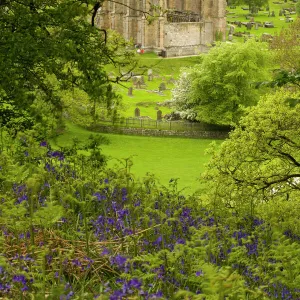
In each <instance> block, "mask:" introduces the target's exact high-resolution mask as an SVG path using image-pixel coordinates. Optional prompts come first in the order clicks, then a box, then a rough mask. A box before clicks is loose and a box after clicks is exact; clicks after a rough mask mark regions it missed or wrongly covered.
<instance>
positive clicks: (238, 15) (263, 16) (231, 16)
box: [226, 1, 296, 42]
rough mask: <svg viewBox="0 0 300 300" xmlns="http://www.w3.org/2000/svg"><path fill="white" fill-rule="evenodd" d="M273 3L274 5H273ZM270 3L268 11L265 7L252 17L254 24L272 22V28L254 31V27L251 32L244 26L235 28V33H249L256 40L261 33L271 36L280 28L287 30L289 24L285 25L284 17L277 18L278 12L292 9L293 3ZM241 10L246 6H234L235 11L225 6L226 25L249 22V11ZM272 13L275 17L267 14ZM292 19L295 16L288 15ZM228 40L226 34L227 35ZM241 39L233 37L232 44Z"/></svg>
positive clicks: (260, 28)
mask: <svg viewBox="0 0 300 300" xmlns="http://www.w3.org/2000/svg"><path fill="white" fill-rule="evenodd" d="M274 2H275V3H274ZM274 2H273V1H272V2H271V1H270V2H269V7H270V10H269V11H267V10H266V8H265V7H263V10H262V11H259V12H258V13H257V14H256V15H255V16H253V19H254V22H261V23H264V22H272V23H273V24H274V28H264V27H259V28H258V29H255V26H253V27H252V29H251V30H247V28H246V27H245V26H243V25H242V27H241V28H239V27H237V26H236V25H234V26H235V32H242V33H244V32H250V34H251V35H254V36H256V37H258V38H260V37H261V35H262V34H263V33H269V34H271V35H273V34H275V33H279V32H280V31H281V29H282V28H287V27H288V26H289V24H290V23H286V21H285V17H284V16H283V15H282V16H279V11H280V10H282V9H283V8H293V7H295V3H293V2H292V1H287V2H283V1H274ZM279 3H280V4H279ZM242 8H247V5H241V6H236V8H235V9H232V8H230V6H227V11H228V12H229V13H228V14H227V16H226V19H227V23H228V24H230V23H231V22H234V21H240V22H249V21H250V19H249V18H247V15H248V14H249V10H243V9H242ZM273 11H274V13H275V17H272V16H269V12H270V13H272V12H273ZM289 17H291V18H292V19H294V20H295V19H296V14H291V15H289ZM227 38H228V34H227ZM243 40H244V39H243V38H238V37H235V36H234V37H233V42H235V41H243Z"/></svg>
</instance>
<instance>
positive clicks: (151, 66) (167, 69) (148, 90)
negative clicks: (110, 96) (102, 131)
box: [111, 53, 200, 120]
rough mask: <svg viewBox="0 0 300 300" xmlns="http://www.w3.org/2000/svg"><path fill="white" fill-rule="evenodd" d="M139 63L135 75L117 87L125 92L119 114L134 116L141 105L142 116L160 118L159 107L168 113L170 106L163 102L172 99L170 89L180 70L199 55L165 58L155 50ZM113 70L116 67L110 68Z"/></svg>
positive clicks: (192, 62)
mask: <svg viewBox="0 0 300 300" xmlns="http://www.w3.org/2000/svg"><path fill="white" fill-rule="evenodd" d="M139 58H140V62H139V67H138V68H137V69H136V70H135V71H134V75H133V76H132V77H131V78H129V79H128V81H127V82H122V85H116V86H115V90H116V91H117V92H118V93H120V94H121V95H122V108H121V109H120V116H121V117H125V118H132V117H135V116H136V114H135V109H136V108H138V109H139V116H140V117H149V118H152V119H153V120H156V119H157V111H158V110H161V111H162V114H163V115H165V114H167V113H169V112H170V111H171V108H170V107H169V106H168V105H167V104H166V103H164V102H165V101H167V100H170V99H171V90H172V88H173V87H174V84H175V82H176V79H178V76H179V74H180V69H181V68H184V67H190V66H193V65H195V64H196V63H197V62H199V59H200V58H199V57H198V56H195V57H186V58H171V59H165V58H161V57H159V56H157V55H156V54H154V53H145V54H142V55H140V57H139ZM111 72H113V70H111Z"/></svg>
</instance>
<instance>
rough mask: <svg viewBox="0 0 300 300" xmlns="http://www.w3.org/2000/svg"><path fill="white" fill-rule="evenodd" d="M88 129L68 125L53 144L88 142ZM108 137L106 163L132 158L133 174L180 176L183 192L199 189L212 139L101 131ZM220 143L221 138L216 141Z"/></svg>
mask: <svg viewBox="0 0 300 300" xmlns="http://www.w3.org/2000/svg"><path fill="white" fill-rule="evenodd" d="M90 134H91V132H89V131H87V130H85V129H83V128H80V127H78V126H75V125H73V124H68V126H67V130H66V132H65V133H64V134H63V135H61V136H59V137H57V138H56V139H55V140H54V141H53V144H54V145H55V146H60V147H65V146H70V145H71V144H72V140H73V139H74V138H77V139H78V140H79V141H80V142H82V143H84V142H86V141H87V139H88V137H89V135H90ZM101 135H102V136H104V137H106V138H108V139H109V142H110V143H109V144H108V145H103V146H102V150H103V154H105V155H107V156H109V160H108V166H109V167H112V166H114V165H115V164H120V162H121V163H124V162H125V159H127V158H131V159H132V161H133V166H132V168H131V171H132V173H133V174H134V175H135V176H136V178H142V177H144V176H145V175H146V173H148V172H149V173H152V174H155V176H156V178H157V179H158V180H159V181H160V183H161V184H163V185H168V183H169V181H170V180H171V179H174V178H179V180H178V188H180V189H182V188H186V191H185V193H192V192H194V191H195V190H197V188H199V187H200V186H199V183H198V179H199V177H200V174H201V173H202V172H203V171H204V169H205V164H206V163H207V162H208V160H209V159H210V155H208V154H206V153H205V152H206V149H207V148H208V147H209V146H210V144H211V143H212V142H214V140H211V139H185V138H175V137H174V138H173V137H172V138H171V137H168V138H165V137H141V136H128V135H117V134H104V133H103V134H102V133H101ZM215 142H216V143H217V144H221V142H222V141H221V140H216V141H215Z"/></svg>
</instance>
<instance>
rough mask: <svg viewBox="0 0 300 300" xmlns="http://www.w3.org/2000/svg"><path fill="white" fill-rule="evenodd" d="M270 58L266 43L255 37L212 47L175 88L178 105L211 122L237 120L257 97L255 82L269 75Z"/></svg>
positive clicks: (174, 93) (196, 118)
mask: <svg viewBox="0 0 300 300" xmlns="http://www.w3.org/2000/svg"><path fill="white" fill-rule="evenodd" d="M268 58H269V53H268V52H267V49H266V48H265V46H264V44H261V43H257V42H255V41H253V40H250V41H248V42H246V43H244V44H225V43H224V44H220V45H218V46H217V47H215V48H212V49H211V51H210V52H209V53H208V54H207V55H204V56H203V60H202V62H201V63H200V64H199V65H197V66H195V67H194V68H193V69H191V70H189V71H188V72H186V71H185V72H184V73H183V74H182V75H181V77H182V78H181V79H180V80H179V85H178V86H177V87H176V88H175V89H174V91H173V100H174V103H175V106H176V109H177V110H178V111H181V112H182V113H183V114H184V112H185V111H187V110H188V111H189V114H188V115H189V116H194V119H195V120H198V121H202V122H206V123H210V124H218V125H231V124H233V123H236V122H237V121H238V120H239V118H240V116H241V115H242V113H243V109H244V107H247V106H251V105H255V104H256V103H257V101H258V97H259V92H258V91H257V90H255V88H254V85H253V83H255V82H256V81H259V80H262V79H266V78H268V72H267V66H268V62H269V59H268ZM186 82H188V84H186ZM182 95H183V96H182Z"/></svg>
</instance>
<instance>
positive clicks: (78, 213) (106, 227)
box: [0, 134, 300, 299]
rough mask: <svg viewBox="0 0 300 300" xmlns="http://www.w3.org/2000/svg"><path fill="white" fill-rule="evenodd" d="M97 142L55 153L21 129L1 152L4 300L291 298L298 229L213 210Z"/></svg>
mask: <svg viewBox="0 0 300 300" xmlns="http://www.w3.org/2000/svg"><path fill="white" fill-rule="evenodd" d="M98 142H99V140H96V139H91V142H90V144H89V148H90V149H91V150H90V151H91V155H90V156H81V155H79V154H77V148H76V145H74V146H73V147H72V148H68V149H64V150H63V151H56V150H55V151H54V150H52V149H51V148H50V146H49V145H48V143H47V142H46V141H40V142H39V143H37V142H35V140H34V139H33V138H31V136H30V135H26V134H20V135H19V136H18V138H17V139H15V140H11V141H9V142H8V141H7V142H6V145H9V146H8V147H5V148H4V149H3V151H2V153H1V156H0V199H1V206H0V228H1V242H0V247H1V256H0V297H2V298H3V299H175V298H178V299H299V298H300V289H299V286H300V277H299V272H300V250H299V244H298V243H299V240H300V237H299V236H297V235H295V234H293V232H291V231H285V232H279V231H278V230H275V229H274V228H272V226H271V225H270V224H269V223H268V222H266V221H265V220H262V219H259V218H257V217H256V216H255V215H236V214H231V213H230V212H228V213H226V214H225V215H220V214H217V213H216V211H217V207H214V206H213V203H212V204H211V203H203V202H201V201H200V200H199V198H198V196H197V195H194V196H190V197H184V196H182V195H180V194H179V192H178V191H177V188H176V180H170V187H169V188H163V187H160V186H158V185H157V184H156V182H155V178H153V177H152V176H149V177H147V178H144V179H143V180H141V181H138V180H135V179H134V177H133V175H132V174H131V173H130V165H131V164H130V160H127V161H126V163H125V164H124V167H122V168H121V167H120V168H119V169H108V168H107V167H105V159H104V158H103V157H102V155H101V152H100V148H99V143H98Z"/></svg>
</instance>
